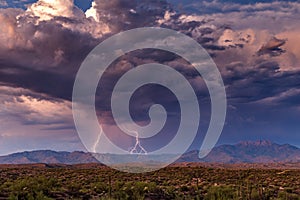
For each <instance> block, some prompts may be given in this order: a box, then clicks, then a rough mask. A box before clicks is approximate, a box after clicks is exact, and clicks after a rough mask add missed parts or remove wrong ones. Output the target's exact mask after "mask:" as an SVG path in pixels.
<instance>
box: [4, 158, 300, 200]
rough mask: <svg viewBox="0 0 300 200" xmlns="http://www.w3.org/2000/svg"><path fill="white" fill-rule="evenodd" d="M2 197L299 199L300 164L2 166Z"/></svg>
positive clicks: (132, 199) (213, 199)
mask: <svg viewBox="0 0 300 200" xmlns="http://www.w3.org/2000/svg"><path fill="white" fill-rule="evenodd" d="M0 199H41V200H42V199H122V200H123V199H130V200H135V199H147V200H151V199H153V200H156V199H166V200H167V199H207V200H209V199H211V200H217V199H224V200H225V199H226V200H228V199H249V200H250V199H253V200H255V199H257V200H258V199H278V200H279V199H295V200H299V199H300V168H297V165H291V164H290V165H285V167H284V165H279V164H278V165H276V164H273V165H262V164H261V165H260V164H256V165H255V164H253V165H247V164H235V165H222V164H194V163H182V164H174V165H171V166H169V167H167V168H164V169H161V170H159V171H156V172H151V173H144V174H129V173H124V172H119V171H116V170H113V169H110V168H108V167H105V166H103V165H100V164H82V165H59V164H57V165H56V164H49V165H47V164H33V165H1V166H0Z"/></svg>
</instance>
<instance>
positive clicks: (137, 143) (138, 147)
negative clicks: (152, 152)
mask: <svg viewBox="0 0 300 200" xmlns="http://www.w3.org/2000/svg"><path fill="white" fill-rule="evenodd" d="M123 128H124V129H125V130H127V132H130V133H135V144H134V146H133V147H132V148H131V149H130V150H129V153H130V154H148V152H147V151H146V149H145V148H144V147H143V146H142V145H141V142H140V138H139V133H138V132H137V131H130V130H128V129H127V128H125V127H123Z"/></svg>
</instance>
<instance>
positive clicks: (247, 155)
mask: <svg viewBox="0 0 300 200" xmlns="http://www.w3.org/2000/svg"><path fill="white" fill-rule="evenodd" d="M198 154H199V151H196V150H195V151H190V152H187V153H185V154H183V155H182V156H181V157H180V158H179V159H178V160H177V161H176V162H177V163H180V162H208V163H278V162H282V163H292V162H300V149H299V148H297V147H295V146H292V145H289V144H283V145H280V144H276V143H272V142H270V141H265V140H261V141H245V142H240V143H238V144H235V145H220V146H217V147H215V148H214V149H213V150H212V151H211V152H210V153H209V154H208V156H206V157H205V158H203V159H199V157H198ZM98 156H102V157H103V156H106V157H105V159H112V160H116V159H119V158H122V160H130V156H132V155H128V158H129V159H124V155H122V156H121V157H120V156H119V155H113V154H106V155H102V154H101V155H98ZM125 156H126V155H125ZM97 162H98V161H97V159H95V158H94V157H93V154H92V153H87V152H81V151H75V152H65V151H60V152H56V151H51V150H39V151H30V152H29V151H25V152H20V153H14V154H10V155H6V156H0V164H33V163H60V164H84V163H97ZM121 162H122V161H121Z"/></svg>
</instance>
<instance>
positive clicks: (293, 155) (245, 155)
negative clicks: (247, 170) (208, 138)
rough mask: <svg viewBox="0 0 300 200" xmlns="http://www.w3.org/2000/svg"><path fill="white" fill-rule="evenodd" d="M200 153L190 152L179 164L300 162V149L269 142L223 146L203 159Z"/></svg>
mask: <svg viewBox="0 0 300 200" xmlns="http://www.w3.org/2000/svg"><path fill="white" fill-rule="evenodd" d="M198 153H199V152H198V151H192V152H188V153H186V154H184V155H182V156H181V158H180V159H179V160H178V162H214V163H277V162H284V163H285V162H286V163H287V162H300V149H299V148H297V147H295V146H292V145H290V144H282V145H280V144H276V143H272V142H270V141H267V140H260V141H244V142H240V143H238V144H235V145H221V146H217V147H215V148H213V150H212V151H211V152H210V153H209V154H208V155H207V156H206V157H205V158H203V159H199V158H198Z"/></svg>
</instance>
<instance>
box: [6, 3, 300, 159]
mask: <svg viewBox="0 0 300 200" xmlns="http://www.w3.org/2000/svg"><path fill="white" fill-rule="evenodd" d="M0 7H1V9H0V22H1V23H0V44H1V45H0V104H1V107H0V155H5V154H8V153H13V152H19V151H25V150H37V149H52V150H59V151H61V150H64V151H74V150H85V147H84V146H83V145H82V143H81V141H80V139H79V136H78V134H77V131H76V129H75V126H74V121H73V116H72V89H73V84H74V81H75V76H76V73H77V71H78V69H79V67H80V65H81V63H82V62H83V61H84V59H85V58H86V56H87V55H88V54H89V52H90V51H91V50H92V49H93V48H95V47H96V46H97V45H98V44H99V43H101V42H102V41H104V40H105V39H106V38H108V37H109V36H112V35H114V34H117V33H120V32H122V31H125V30H130V29H132V28H138V27H149V26H154V27H164V28H169V29H173V30H176V31H179V32H181V33H183V34H186V35H187V36H189V37H192V38H193V39H194V40H196V41H197V42H198V43H199V44H201V45H202V46H203V48H204V49H205V50H206V51H207V52H208V53H209V55H210V56H211V57H212V59H213V61H214V62H215V63H216V66H217V67H218V69H219V71H220V73H221V75H222V78H223V81H224V85H225V89H226V94H227V116H226V121H225V125H224V129H223V132H222V134H221V137H220V139H219V141H218V144H234V143H237V142H239V141H245V140H270V141H273V142H276V143H280V144H284V143H289V144H292V145H295V146H298V147H300V133H299V130H300V123H299V119H300V46H299V45H298V42H299V41H300V21H299V19H300V2H299V1H270V0H264V1H246V0H245V1H234V0H231V1H225V0H212V1H199V0H186V1H171V0H170V1H164V0H151V1H150V0H149V1H148V0H145V1H140V0H135V1H133V0H94V1H87V0H76V1H75V2H74V1H72V0H38V1H33V0H21V1H9V0H0ZM151 62H159V63H162V64H166V65H168V66H171V67H172V68H174V69H176V70H177V71H179V72H181V73H182V74H183V75H184V76H185V77H186V79H187V80H189V82H190V83H191V85H192V86H193V88H194V89H195V91H196V93H197V97H198V101H199V102H200V105H199V106H200V110H201V120H200V122H199V124H200V128H199V130H198V134H197V136H196V138H195V140H194V142H193V144H192V145H191V147H190V149H198V148H199V146H200V145H201V143H202V140H203V137H204V135H205V133H206V131H207V127H208V123H209V119H210V111H211V109H210V106H211V103H210V100H209V94H208V90H207V88H206V86H205V84H204V82H203V80H202V78H201V76H200V75H199V74H197V73H196V72H195V70H192V69H191V66H190V64H189V63H188V62H187V61H185V60H184V59H182V58H180V57H178V56H176V55H173V54H170V53H168V52H162V51H157V50H151V49H148V50H140V51H134V52H131V53H129V54H126V55H123V56H121V57H120V58H118V59H117V60H116V61H115V62H114V63H113V64H112V65H111V66H110V67H109V70H108V71H107V72H106V73H105V75H104V77H103V79H102V80H101V81H102V82H103V84H102V86H100V84H99V87H98V89H97V94H96V105H95V106H96V109H97V117H98V119H99V121H101V122H104V124H105V125H104V128H105V129H106V130H107V132H109V136H108V137H109V138H110V139H111V140H112V141H114V142H115V143H116V144H118V145H120V146H122V148H124V149H126V148H129V147H130V145H134V143H135V137H130V136H125V135H124V134H122V133H121V132H120V129H118V128H117V127H116V124H115V122H114V121H113V120H112V113H111V108H110V102H109V97H110V95H111V90H112V89H113V87H114V86H115V84H116V82H117V79H118V78H120V77H121V76H122V75H123V74H124V73H125V72H127V71H128V70H130V69H133V68H134V67H136V66H138V65H141V64H145V63H151ZM166 77H167V75H166ZM132 99H133V100H132V102H131V107H130V108H131V109H132V117H133V119H134V120H135V121H136V122H137V123H140V124H147V123H149V116H148V115H147V110H149V107H150V106H151V105H152V104H153V103H160V104H162V105H164V106H165V108H166V110H167V111H168V112H170V114H169V115H168V116H169V119H168V120H167V123H166V126H165V127H164V130H163V131H162V132H161V133H159V134H158V135H157V138H154V139H153V140H152V141H151V140H146V139H145V140H141V143H142V145H143V146H144V147H145V148H147V149H148V150H149V151H150V150H155V149H157V148H160V147H162V146H163V145H165V143H168V142H169V141H170V140H171V139H172V137H174V134H175V133H176V129H177V128H178V123H180V108H179V107H178V101H177V100H176V98H175V96H174V94H172V93H171V92H170V91H168V90H167V89H166V88H163V87H160V86H157V85H154V86H152V87H150V86H145V87H142V88H140V89H139V90H138V91H136V93H135V94H134V96H133V97H132ZM191 120H193V119H191ZM186 134H189V133H186Z"/></svg>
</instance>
